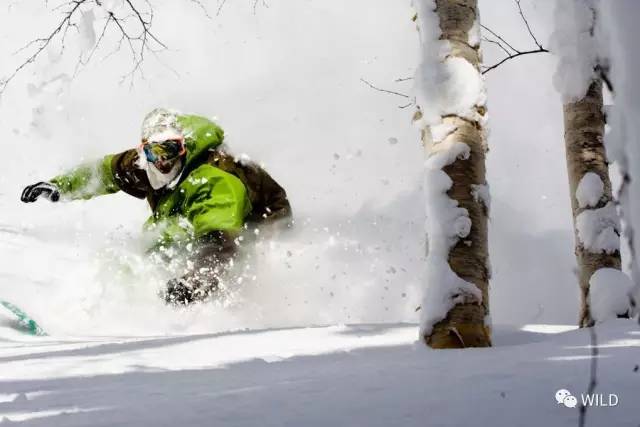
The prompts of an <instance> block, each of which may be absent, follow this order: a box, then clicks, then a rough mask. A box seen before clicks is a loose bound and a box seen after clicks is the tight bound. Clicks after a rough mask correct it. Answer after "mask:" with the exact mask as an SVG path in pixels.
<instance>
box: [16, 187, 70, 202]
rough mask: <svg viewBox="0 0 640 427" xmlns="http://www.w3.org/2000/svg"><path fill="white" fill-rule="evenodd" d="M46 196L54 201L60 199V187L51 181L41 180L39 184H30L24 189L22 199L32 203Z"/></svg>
mask: <svg viewBox="0 0 640 427" xmlns="http://www.w3.org/2000/svg"><path fill="white" fill-rule="evenodd" d="M41 196H42V197H44V198H45V199H49V200H50V201H52V202H57V201H58V200H60V191H59V190H58V187H56V186H55V185H53V184H51V183H49V182H39V183H37V184H33V185H29V186H28V187H26V188H25V189H24V190H23V191H22V196H20V200H22V201H23V202H25V203H32V202H35V201H36V200H38V197H41Z"/></svg>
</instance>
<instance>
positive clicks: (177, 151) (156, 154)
mask: <svg viewBox="0 0 640 427" xmlns="http://www.w3.org/2000/svg"><path fill="white" fill-rule="evenodd" d="M142 151H143V152H144V155H145V157H146V158H147V161H148V162H150V163H157V162H168V161H171V160H174V159H177V158H178V157H180V156H182V155H183V154H184V153H186V152H187V148H186V147H185V145H184V140H182V139H172V140H168V141H162V142H143V143H142Z"/></svg>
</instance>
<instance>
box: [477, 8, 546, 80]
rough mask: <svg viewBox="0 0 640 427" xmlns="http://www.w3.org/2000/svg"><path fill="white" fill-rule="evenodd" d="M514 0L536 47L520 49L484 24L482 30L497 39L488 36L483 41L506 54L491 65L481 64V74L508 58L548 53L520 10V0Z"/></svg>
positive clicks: (496, 66)
mask: <svg viewBox="0 0 640 427" xmlns="http://www.w3.org/2000/svg"><path fill="white" fill-rule="evenodd" d="M514 1H515V3H516V6H517V7H518V12H519V14H520V17H521V18H522V21H523V22H524V24H525V26H526V27H527V31H528V32H529V35H530V36H531V38H532V39H533V42H534V43H535V44H536V46H537V49H531V50H524V51H523V50H520V49H516V48H515V47H513V46H512V45H511V44H510V43H509V42H507V41H506V40H505V39H504V38H503V37H502V36H500V35H499V34H498V33H496V32H495V31H493V30H492V29H490V28H489V27H486V26H484V25H482V28H483V29H484V30H486V31H488V32H489V33H490V34H491V35H492V36H494V37H496V38H497V39H498V40H493V39H490V38H488V37H483V38H482V40H483V41H485V42H488V43H492V44H495V45H496V46H498V47H499V48H500V49H501V50H502V51H503V52H504V53H505V54H506V55H507V56H505V57H504V58H502V59H501V60H500V61H498V62H496V63H495V64H493V65H490V66H483V67H482V74H487V73H488V72H489V71H491V70H495V69H496V68H498V67H499V66H500V65H502V64H504V63H505V62H507V61H509V60H510V59H514V58H517V57H519V56H524V55H531V54H534V53H549V51H548V50H547V49H546V48H544V46H542V44H540V42H539V41H538V39H537V38H536V36H535V35H534V34H533V31H532V30H531V26H530V25H529V21H528V20H527V18H526V16H525V15H524V12H523V11H522V5H521V4H520V1H521V0H514ZM510 50H511V51H510Z"/></svg>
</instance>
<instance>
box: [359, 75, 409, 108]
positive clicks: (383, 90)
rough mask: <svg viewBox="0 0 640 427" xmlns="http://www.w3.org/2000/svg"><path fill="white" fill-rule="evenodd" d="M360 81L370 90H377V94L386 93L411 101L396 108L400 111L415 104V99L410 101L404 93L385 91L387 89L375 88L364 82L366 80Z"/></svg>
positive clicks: (361, 79)
mask: <svg viewBox="0 0 640 427" xmlns="http://www.w3.org/2000/svg"><path fill="white" fill-rule="evenodd" d="M412 78H413V77H407V78H404V79H397V80H396V82H398V81H406V80H410V79H412ZM360 81H361V82H362V83H364V84H366V85H367V86H369V87H370V88H371V89H373V90H377V91H378V92H383V93H388V94H390V95H395V96H400V97H402V98H406V99H409V100H411V101H410V102H409V103H408V104H404V105H399V106H398V108H400V109H401V110H403V109H405V108H407V107H411V106H412V105H415V104H416V101H415V99H412V98H411V97H410V96H409V95H406V94H404V93H400V92H395V91H393V90H387V89H382V88H379V87H377V86H374V85H373V84H372V83H370V82H368V81H366V80H365V79H363V78H360Z"/></svg>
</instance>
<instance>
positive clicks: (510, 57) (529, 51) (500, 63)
mask: <svg viewBox="0 0 640 427" xmlns="http://www.w3.org/2000/svg"><path fill="white" fill-rule="evenodd" d="M532 53H549V51H548V50H547V49H545V48H539V49H535V50H527V51H525V52H518V53H515V54H513V55H509V56H507V57H505V58H502V60H500V61H498V62H496V63H495V64H493V65H491V66H489V67H483V70H482V74H487V73H488V72H489V71H491V70H494V69H496V68H498V67H499V66H500V65H502V64H504V63H505V62H507V61H508V60H510V59H514V58H517V57H519V56H523V55H531V54H532Z"/></svg>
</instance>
